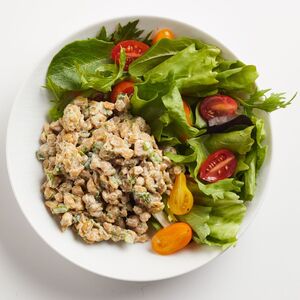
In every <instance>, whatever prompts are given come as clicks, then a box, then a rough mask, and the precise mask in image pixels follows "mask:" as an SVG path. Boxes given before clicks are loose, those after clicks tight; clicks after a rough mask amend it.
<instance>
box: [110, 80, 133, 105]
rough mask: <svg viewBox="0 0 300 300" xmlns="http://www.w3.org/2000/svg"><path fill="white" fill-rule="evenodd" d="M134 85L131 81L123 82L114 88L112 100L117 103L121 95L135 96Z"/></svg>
mask: <svg viewBox="0 0 300 300" xmlns="http://www.w3.org/2000/svg"><path fill="white" fill-rule="evenodd" d="M133 91H134V83H133V82H132V81H130V80H125V81H121V82H120V83H118V84H117V85H116V86H114V88H113V90H112V92H111V95H110V99H111V101H112V102H116V100H117V97H118V95H119V94H127V95H128V96H129V95H131V94H133Z"/></svg>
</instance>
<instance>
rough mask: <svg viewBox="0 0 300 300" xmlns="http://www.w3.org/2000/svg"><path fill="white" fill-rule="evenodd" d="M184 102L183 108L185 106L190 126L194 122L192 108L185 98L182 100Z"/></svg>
mask: <svg viewBox="0 0 300 300" xmlns="http://www.w3.org/2000/svg"><path fill="white" fill-rule="evenodd" d="M182 102H183V108H184V112H185V117H186V121H187V123H188V124H189V125H190V126H192V125H193V122H192V117H191V108H190V106H189V105H188V104H187V103H186V102H185V101H184V100H182Z"/></svg>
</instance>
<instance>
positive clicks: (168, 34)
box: [152, 28, 175, 45]
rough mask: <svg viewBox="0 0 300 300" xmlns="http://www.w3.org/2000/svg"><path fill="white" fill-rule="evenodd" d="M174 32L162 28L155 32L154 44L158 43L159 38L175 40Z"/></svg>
mask: <svg viewBox="0 0 300 300" xmlns="http://www.w3.org/2000/svg"><path fill="white" fill-rule="evenodd" d="M174 37H175V36H174V33H173V32H172V31H171V30H170V29H167V28H165V29H161V30H159V31H157V33H156V34H155V36H154V38H153V40H152V44H153V45H154V44H156V43H157V42H158V41H159V40H162V39H170V40H173V39H174Z"/></svg>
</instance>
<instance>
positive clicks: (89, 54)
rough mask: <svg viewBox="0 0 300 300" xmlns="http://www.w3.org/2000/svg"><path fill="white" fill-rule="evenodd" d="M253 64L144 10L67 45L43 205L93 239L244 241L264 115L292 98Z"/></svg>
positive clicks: (171, 245) (158, 247)
mask: <svg viewBox="0 0 300 300" xmlns="http://www.w3.org/2000/svg"><path fill="white" fill-rule="evenodd" d="M257 77H258V73H257V71H256V68H255V66H253V65H246V64H244V63H242V62H241V61H239V60H227V59H224V58H223V57H222V53H221V49H219V48H218V47H216V46H214V45H209V44H206V43H205V42H204V41H201V40H198V39H194V38H189V37H177V36H176V33H173V32H172V30H171V29H166V28H164V29H161V30H159V31H158V32H154V33H153V32H149V33H148V34H145V33H144V30H141V29H139V28H138V20H135V21H132V22H129V23H128V24H126V25H121V24H118V26H117V28H116V30H115V32H113V33H112V34H108V33H107V32H106V29H105V27H102V28H101V30H100V32H99V34H98V35H97V37H96V38H90V39H87V40H80V41H75V42H73V43H71V44H68V45H66V46H65V47H64V48H63V49H61V50H60V51H59V52H58V53H57V54H56V55H55V56H54V58H53V59H52V61H51V63H50V65H49V68H48V72H47V77H46V87H47V88H48V89H49V90H50V91H51V92H52V94H53V99H52V107H51V109H50V111H49V119H50V122H49V123H46V124H45V125H44V128H43V131H42V134H41V138H40V140H41V146H40V148H39V150H38V151H37V158H38V159H39V160H40V161H42V164H43V170H44V173H45V181H44V183H43V185H42V191H43V195H44V199H45V205H46V206H47V207H48V208H49V209H50V211H51V213H52V214H53V215H55V216H57V217H58V220H59V222H60V226H61V229H62V230H63V231H64V230H66V229H67V228H68V227H72V228H73V229H74V230H75V232H76V233H77V234H78V235H79V236H80V237H81V238H82V239H83V240H84V241H85V242H87V243H94V242H100V241H103V240H112V241H114V242H117V241H125V242H128V243H134V242H145V241H147V240H148V239H149V238H150V233H151V232H153V231H156V233H154V234H153V236H152V243H151V244H152V249H153V250H154V251H155V252H157V253H159V254H163V255H165V254H171V253H174V252H176V251H178V250H180V249H182V248H184V247H185V246H186V245H188V244H189V243H190V242H191V240H194V241H195V242H196V243H198V244H206V245H209V246H220V247H222V248H223V249H224V248H227V247H229V246H231V245H234V244H235V243H236V241H237V234H238V231H239V226H240V224H241V222H242V220H243V217H244V215H245V213H246V202H247V201H251V200H252V198H253V197H254V195H255V188H256V181H257V176H258V173H259V170H260V168H261V166H262V164H263V162H264V159H265V156H266V155H267V153H268V151H267V146H266V145H265V144H264V139H265V135H266V133H265V130H264V120H263V119H262V118H261V117H259V116H258V114H257V111H259V110H263V111H265V112H272V111H274V110H276V109H278V108H284V107H286V106H287V105H288V104H290V103H291V101H292V100H293V98H294V97H295V96H294V97H293V98H292V99H291V100H289V101H285V99H284V94H283V93H269V92H270V91H269V90H258V89H257V87H256V85H255V80H256V79H257Z"/></svg>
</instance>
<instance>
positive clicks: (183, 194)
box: [168, 173, 194, 215]
mask: <svg viewBox="0 0 300 300" xmlns="http://www.w3.org/2000/svg"><path fill="white" fill-rule="evenodd" d="M193 204H194V198H193V195H192V193H191V192H190V190H189V189H188V187H187V186H186V178H185V175H184V174H183V173H180V174H179V175H177V176H176V179H175V183H174V187H173V189H172V191H171V194H170V198H169V200H168V205H169V208H170V210H171V211H172V213H173V214H175V215H185V214H187V213H188V212H189V211H190V210H191V208H192V207H193Z"/></svg>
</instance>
